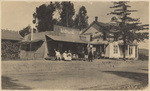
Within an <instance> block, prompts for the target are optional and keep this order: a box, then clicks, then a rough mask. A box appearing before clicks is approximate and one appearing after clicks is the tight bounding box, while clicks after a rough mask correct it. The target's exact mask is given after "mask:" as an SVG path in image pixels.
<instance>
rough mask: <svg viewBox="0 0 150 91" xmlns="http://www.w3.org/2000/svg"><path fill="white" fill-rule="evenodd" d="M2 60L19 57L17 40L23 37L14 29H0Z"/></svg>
mask: <svg viewBox="0 0 150 91" xmlns="http://www.w3.org/2000/svg"><path fill="white" fill-rule="evenodd" d="M1 34H2V35H1V46H2V47H1V49H2V56H1V57H2V60H5V59H6V60H10V59H18V58H19V42H20V41H21V40H22V39H23V38H22V37H21V35H20V34H19V33H18V32H16V31H10V30H2V31H1Z"/></svg>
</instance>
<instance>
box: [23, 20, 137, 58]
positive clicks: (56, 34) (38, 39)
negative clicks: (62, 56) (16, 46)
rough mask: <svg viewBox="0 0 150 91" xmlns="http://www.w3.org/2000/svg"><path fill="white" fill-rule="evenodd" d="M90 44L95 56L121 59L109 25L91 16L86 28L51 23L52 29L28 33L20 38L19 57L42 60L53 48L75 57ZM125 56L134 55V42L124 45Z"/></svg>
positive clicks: (135, 50)
mask: <svg viewBox="0 0 150 91" xmlns="http://www.w3.org/2000/svg"><path fill="white" fill-rule="evenodd" d="M88 45H92V46H93V47H92V52H93V53H94V57H95V58H100V57H104V58H123V41H118V40H117V39H116V36H115V31H113V29H112V28H111V24H109V23H102V22H98V18H97V17H96V18H95V21H93V22H92V23H91V24H90V25H89V27H87V28H86V29H84V30H82V31H80V30H78V29H73V28H68V27H62V26H57V25H55V26H54V30H53V31H47V32H40V33H34V34H33V35H32V36H31V34H28V35H27V36H25V38H24V39H23V40H22V45H21V52H20V57H21V58H22V59H44V58H47V57H49V58H51V57H54V56H55V52H54V49H56V50H59V51H60V53H63V52H64V51H68V50H71V52H72V53H73V54H75V55H78V56H79V58H82V57H83V54H87V53H88V48H87V46H88ZM126 58H129V59H136V58H138V45H137V43H131V44H128V45H127V48H126Z"/></svg>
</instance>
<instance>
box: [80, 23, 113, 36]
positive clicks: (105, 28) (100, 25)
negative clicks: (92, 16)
mask: <svg viewBox="0 0 150 91" xmlns="http://www.w3.org/2000/svg"><path fill="white" fill-rule="evenodd" d="M92 26H93V27H94V28H95V29H96V30H98V31H100V28H103V30H102V31H109V30H108V29H107V28H108V27H109V26H110V24H109V23H102V22H97V21H93V22H92V23H91V24H90V25H89V26H88V27H87V28H86V29H84V30H83V31H82V32H81V34H83V33H84V32H86V31H87V30H88V29H89V28H90V27H92Z"/></svg>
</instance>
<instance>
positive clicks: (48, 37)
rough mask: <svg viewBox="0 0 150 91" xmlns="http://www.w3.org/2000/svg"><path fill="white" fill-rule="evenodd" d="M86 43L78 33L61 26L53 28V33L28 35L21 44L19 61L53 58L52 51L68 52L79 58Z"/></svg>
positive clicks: (53, 53)
mask: <svg viewBox="0 0 150 91" xmlns="http://www.w3.org/2000/svg"><path fill="white" fill-rule="evenodd" d="M86 46H87V41H86V40H84V39H82V37H80V31H79V30H77V29H72V28H68V27H62V26H56V25H55V26H54V31H47V32H40V33H34V34H33V36H32V37H31V34H28V35H27V36H25V37H24V39H23V40H22V44H21V52H20V58H21V59H44V58H47V57H49V58H53V57H54V56H55V52H54V49H56V50H59V51H60V53H61V54H62V53H63V52H64V51H68V50H70V51H71V52H72V53H73V54H78V56H79V57H81V54H82V53H81V52H82V51H81V50H85V51H86Z"/></svg>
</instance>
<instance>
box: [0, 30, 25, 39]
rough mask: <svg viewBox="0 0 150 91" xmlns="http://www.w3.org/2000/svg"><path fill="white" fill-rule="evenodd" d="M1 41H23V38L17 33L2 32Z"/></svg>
mask: <svg viewBox="0 0 150 91" xmlns="http://www.w3.org/2000/svg"><path fill="white" fill-rule="evenodd" d="M1 39H5V40H17V41H20V40H22V39H23V37H22V36H21V35H20V34H19V32H17V31H11V30H2V31H1Z"/></svg>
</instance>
